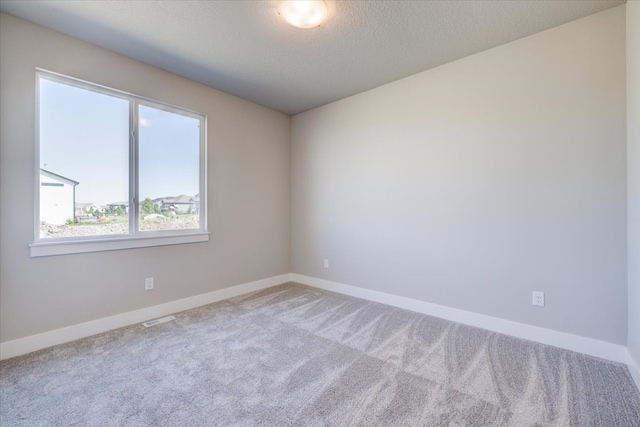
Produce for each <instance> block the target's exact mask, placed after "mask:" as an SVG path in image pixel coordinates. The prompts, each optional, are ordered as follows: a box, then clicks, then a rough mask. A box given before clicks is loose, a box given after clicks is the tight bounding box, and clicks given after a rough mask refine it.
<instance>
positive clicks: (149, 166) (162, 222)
mask: <svg viewBox="0 0 640 427" xmlns="http://www.w3.org/2000/svg"><path fill="white" fill-rule="evenodd" d="M37 84H38V107H37V113H38V115H37V124H38V132H37V137H38V138H37V139H38V141H37V147H36V152H37V155H36V157H37V159H38V160H37V163H38V165H37V168H36V172H37V179H36V182H37V191H36V210H35V218H36V224H35V226H36V227H35V228H36V231H35V237H36V238H35V243H34V244H32V245H31V255H32V256H44V255H59V254H64V253H76V252H93V251H101V250H112V249H123V248H131V247H144V246H157V245H165V244H178V243H189V242H198V241H206V240H208V234H207V233H206V215H205V214H206V212H205V211H206V190H205V177H206V170H205V166H206V162H205V158H206V154H205V150H206V143H205V126H206V117H205V116H204V115H203V114H200V113H196V112H193V111H189V110H186V109H183V108H179V107H175V106H169V105H166V104H162V103H159V102H155V101H152V100H148V99H145V98H141V97H138V96H135V95H130V94H127V93H124V92H120V91H117V90H114V89H109V88H105V87H102V86H98V85H94V84H90V83H87V82H83V81H79V80H75V79H72V78H68V77H64V76H61V75H58V74H54V73H50V72H47V71H42V70H38V71H37Z"/></svg>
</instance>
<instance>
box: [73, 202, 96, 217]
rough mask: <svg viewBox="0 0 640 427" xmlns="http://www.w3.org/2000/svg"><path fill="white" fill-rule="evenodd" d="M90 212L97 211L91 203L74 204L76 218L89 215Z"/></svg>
mask: <svg viewBox="0 0 640 427" xmlns="http://www.w3.org/2000/svg"><path fill="white" fill-rule="evenodd" d="M91 210H94V211H97V210H98V207H97V206H96V205H95V204H93V203H91V202H89V203H76V216H83V215H90V214H91Z"/></svg>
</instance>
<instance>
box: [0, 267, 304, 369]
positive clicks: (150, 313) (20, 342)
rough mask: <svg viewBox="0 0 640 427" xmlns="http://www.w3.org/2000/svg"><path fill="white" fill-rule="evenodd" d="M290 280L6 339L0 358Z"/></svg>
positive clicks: (285, 278)
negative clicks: (10, 339) (9, 339)
mask: <svg viewBox="0 0 640 427" xmlns="http://www.w3.org/2000/svg"><path fill="white" fill-rule="evenodd" d="M290 279H291V275H290V274H283V275H280V276H274V277H270V278H268V279H262V280H258V281H255V282H250V283H244V284H241V285H237V286H232V287H229V288H224V289H220V290H217V291H213V292H208V293H206V294H200V295H195V296H192V297H188V298H183V299H179V300H176V301H171V302H167V303H164V304H159V305H154V306H152V307H147V308H142V309H140V310H135V311H130V312H127V313H122V314H116V315H115V316H110V317H104V318H102V319H97V320H92V321H90V322H86V323H80V324H78V325H73V326H69V327H66V328H61V329H56V330H53V331H48V332H43V333H41V334H37V335H31V336H28V337H24V338H19V339H16V340H13V341H7V342H5V343H0V359H8V358H10V357H15V356H20V355H22V354H26V353H31V352H32V351H36V350H41V349H43V348H47V347H51V346H54V345H58V344H63V343H66V342H70V341H75V340H77V339H80V338H85V337H88V336H91V335H95V334H99V333H102V332H107V331H110V330H112V329H117V328H121V327H123V326H129V325H133V324H135V323H140V322H144V321H146V320H149V319H155V318H157V317H162V316H166V315H168V314H172V313H177V312H179V311H184V310H188V309H190V308H195V307H200V306H203V305H206V304H211V303H213V302H217V301H222V300H224V299H227V298H232V297H235V296H238V295H242V294H246V293H249V292H254V291H258V290H261V289H265V288H270V287H272V286H276V285H280V284H282V283H286V282H288V281H290Z"/></svg>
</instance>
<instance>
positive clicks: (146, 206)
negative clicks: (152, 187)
mask: <svg viewBox="0 0 640 427" xmlns="http://www.w3.org/2000/svg"><path fill="white" fill-rule="evenodd" d="M154 206H155V205H154V204H153V202H152V201H151V199H150V198H148V197H147V198H146V199H144V201H143V202H142V212H144V213H148V214H150V213H153V212H154V209H153V208H154Z"/></svg>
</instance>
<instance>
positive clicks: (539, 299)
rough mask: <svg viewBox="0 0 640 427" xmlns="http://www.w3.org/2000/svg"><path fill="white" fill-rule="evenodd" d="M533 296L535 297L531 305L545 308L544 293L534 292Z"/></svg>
mask: <svg viewBox="0 0 640 427" xmlns="http://www.w3.org/2000/svg"><path fill="white" fill-rule="evenodd" d="M532 295H533V301H531V304H533V305H539V306H540V307H544V292H537V291H533V292H532Z"/></svg>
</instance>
